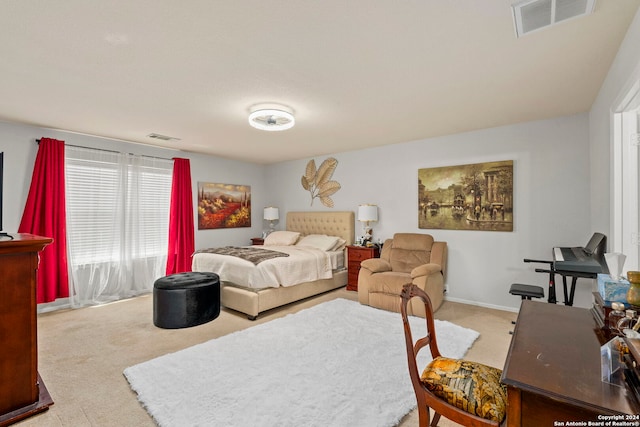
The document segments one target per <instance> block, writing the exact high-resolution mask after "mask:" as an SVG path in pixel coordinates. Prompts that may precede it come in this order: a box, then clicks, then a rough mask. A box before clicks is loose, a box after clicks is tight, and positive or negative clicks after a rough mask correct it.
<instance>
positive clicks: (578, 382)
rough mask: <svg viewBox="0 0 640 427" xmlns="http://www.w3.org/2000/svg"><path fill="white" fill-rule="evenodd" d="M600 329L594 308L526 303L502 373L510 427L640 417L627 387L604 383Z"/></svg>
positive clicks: (534, 302)
mask: <svg viewBox="0 0 640 427" xmlns="http://www.w3.org/2000/svg"><path fill="white" fill-rule="evenodd" d="M595 329H596V325H595V321H594V319H593V316H592V314H591V312H590V311H589V310H588V309H584V308H576V307H569V306H562V305H555V304H545V303H540V302H536V301H523V302H522V306H521V308H520V314H519V315H518V320H517V322H516V327H515V330H514V333H513V338H512V339H511V347H510V348H509V353H508V355H507V360H506V362H505V366H504V370H503V372H502V382H503V383H504V384H505V385H506V386H507V397H508V405H507V425H508V426H509V427H511V426H532V427H543V426H553V425H554V421H557V422H566V421H589V420H590V421H600V420H599V419H598V415H614V414H639V413H640V405H638V403H637V402H636V401H635V400H634V398H633V397H632V396H631V394H630V392H627V389H626V388H624V387H618V386H615V385H612V384H608V383H604V382H602V381H601V380H600V345H601V344H600V341H599V340H598V336H597V334H596V332H595ZM556 425H558V424H556Z"/></svg>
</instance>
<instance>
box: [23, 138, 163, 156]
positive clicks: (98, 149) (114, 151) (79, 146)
mask: <svg viewBox="0 0 640 427" xmlns="http://www.w3.org/2000/svg"><path fill="white" fill-rule="evenodd" d="M36 142H37V143H38V144H40V139H39V138H38V139H36ZM64 145H68V146H69V147H75V148H85V149H87V150H96V151H105V152H107V153H117V154H121V153H122V152H121V151H116V150H107V149H105V148H94V147H85V146H83V145H74V144H68V143H66V142H65V143H64ZM128 154H131V155H132V156H133V155H134V154H133V153H128ZM140 156H141V157H148V158H151V159H158V160H173V159H167V158H165V157H157V156H147V155H145V154H140Z"/></svg>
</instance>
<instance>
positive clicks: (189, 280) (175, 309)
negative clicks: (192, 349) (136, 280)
mask: <svg viewBox="0 0 640 427" xmlns="http://www.w3.org/2000/svg"><path fill="white" fill-rule="evenodd" d="M219 315H220V278H219V277H218V275H217V274H215V273H201V272H190V273H178V274H171V275H169V276H166V277H162V278H160V279H158V280H156V281H155V283H154V284H153V324H154V325H156V326H157V327H159V328H165V329H178V328H188V327H190V326H197V325H202V324H203V323H207V322H210V321H212V320H213V319H215V318H216V317H218V316H219Z"/></svg>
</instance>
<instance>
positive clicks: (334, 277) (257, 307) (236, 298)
mask: <svg viewBox="0 0 640 427" xmlns="http://www.w3.org/2000/svg"><path fill="white" fill-rule="evenodd" d="M354 220H355V218H354V213H353V212H350V211H338V212H289V213H287V219H286V231H291V232H297V233H300V239H302V238H303V237H305V236H311V235H323V236H335V237H338V238H339V239H341V240H343V241H344V242H345V243H344V245H351V244H353V239H354V226H355V225H354ZM264 248H265V249H269V250H276V249H277V248H279V246H264ZM281 249H282V250H283V252H284V251H285V250H286V248H281ZM297 251H298V250H297V248H295V247H291V248H288V250H286V252H289V253H288V254H287V255H288V256H283V257H281V258H275V260H277V261H274V260H272V259H269V260H267V261H264V262H261V263H260V265H261V269H260V270H259V271H258V270H256V269H255V268H254V267H255V266H252V265H251V263H249V262H247V261H245V260H230V259H229V258H230V257H228V256H226V255H219V254H210V253H207V252H197V253H196V254H194V256H193V262H192V269H193V271H213V272H214V273H217V274H218V275H219V276H220V282H221V285H222V286H221V289H220V302H221V304H222V305H223V306H224V307H226V308H230V309H232V310H236V311H239V312H242V313H245V314H246V315H247V317H248V318H249V319H250V320H255V319H256V318H257V317H258V314H260V313H262V312H264V311H266V310H270V309H272V308H276V307H280V306H283V305H285V304H289V303H291V302H294V301H299V300H302V299H305V298H309V297H311V296H314V295H319V294H321V293H324V292H327V291H330V290H332V289H337V288H340V287H342V286H345V285H346V283H347V270H346V250H345V249H342V250H341V252H342V253H341V254H339V255H342V256H341V257H336V254H335V253H334V254H331V255H330V256H329V259H328V260H327V259H324V258H323V259H320V258H318V259H317V260H316V263H317V264H318V269H319V270H321V271H320V273H319V274H320V276H319V278H317V279H315V280H309V278H308V277H307V278H305V277H304V275H303V276H298V277H296V278H295V279H284V275H281V274H280V273H279V272H278V271H277V270H276V269H275V267H274V266H273V264H275V263H277V262H280V263H284V264H288V265H289V266H288V267H286V268H288V269H292V270H296V268H295V266H293V265H292V264H291V263H292V262H293V257H294V255H295V254H292V252H297ZM311 252H313V251H311ZM220 256H222V257H224V258H225V260H223V261H225V262H230V263H235V264H236V266H238V265H240V264H243V263H244V264H246V268H247V272H238V270H236V269H235V267H234V269H230V268H228V267H227V264H224V265H221V264H219V262H221V261H220V259H219V257H220ZM310 256H316V257H320V255H318V254H317V253H316V254H315V255H313V254H311V255H310ZM327 263H329V266H328V267H327V266H326V264H327ZM323 265H324V266H325V267H324V268H322V266H323ZM327 269H328V272H327ZM216 270H218V271H216ZM304 270H308V269H306V268H305V269H304ZM306 273H309V272H308V271H307V272H306ZM274 280H275V281H276V282H274ZM282 280H284V281H285V283H279V282H281V281H282ZM300 280H303V281H302V282H300Z"/></svg>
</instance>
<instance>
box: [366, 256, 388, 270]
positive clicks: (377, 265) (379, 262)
mask: <svg viewBox="0 0 640 427" xmlns="http://www.w3.org/2000/svg"><path fill="white" fill-rule="evenodd" d="M360 268H365V269H367V270H369V271H370V272H372V273H381V272H383V271H391V264H389V262H387V261H386V260H384V259H381V258H369V259H366V260H364V261H362V262H361V263H360Z"/></svg>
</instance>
